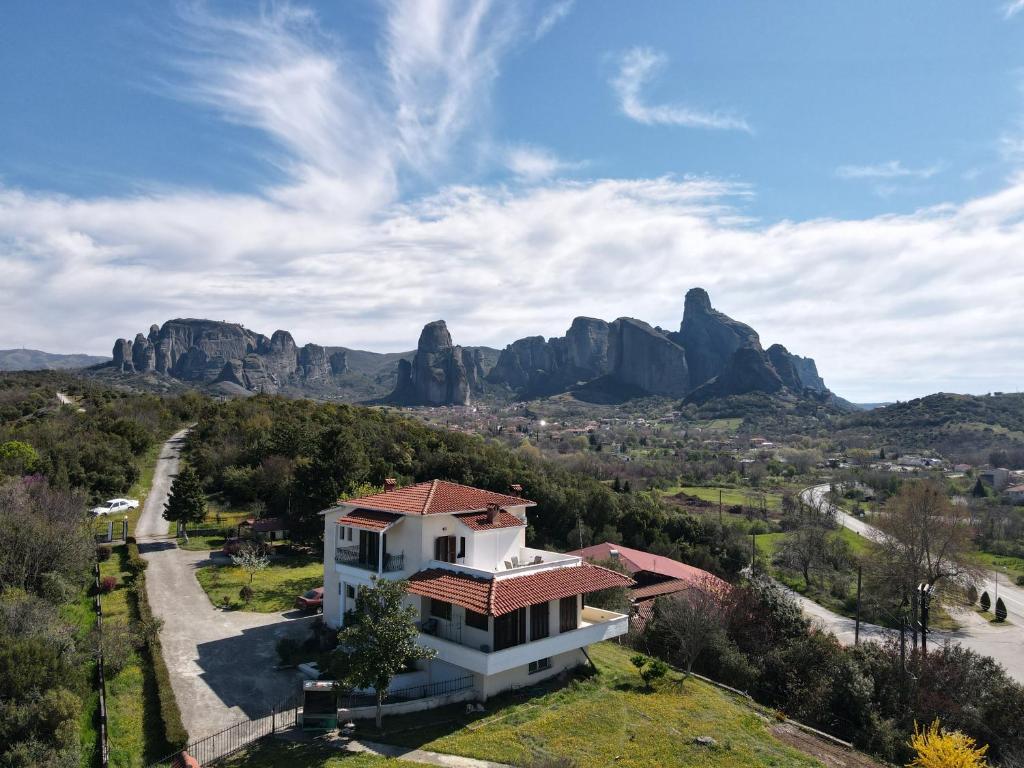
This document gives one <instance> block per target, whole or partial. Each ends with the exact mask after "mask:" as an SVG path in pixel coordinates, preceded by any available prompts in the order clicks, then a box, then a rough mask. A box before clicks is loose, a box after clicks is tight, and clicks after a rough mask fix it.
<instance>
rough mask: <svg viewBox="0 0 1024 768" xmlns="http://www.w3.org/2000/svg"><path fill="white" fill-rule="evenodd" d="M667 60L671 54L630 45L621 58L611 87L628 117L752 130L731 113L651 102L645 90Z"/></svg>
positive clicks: (654, 122)
mask: <svg viewBox="0 0 1024 768" xmlns="http://www.w3.org/2000/svg"><path fill="white" fill-rule="evenodd" d="M667 63H668V57H666V56H665V55H664V54H663V53H660V52H658V51H655V50H653V49H651V48H631V49H630V50H628V51H626V53H625V54H623V56H622V58H621V59H620V61H619V70H618V73H617V74H616V75H615V77H614V78H612V80H611V86H612V89H613V90H614V91H615V95H616V96H617V97H618V99H619V108H620V109H621V110H622V112H623V114H625V115H626V116H627V117H629V118H631V119H633V120H636V121H637V122H638V123H643V124H644V125H678V126H683V127H686V128H709V129H715V130H726V131H746V132H748V133H750V132H751V129H750V125H749V124H748V123H747V121H746V120H745V119H743V118H742V117H738V116H736V115H734V114H731V113H729V112H722V111H710V112H709V111H707V110H703V109H700V108H698V107H691V106H688V105H685V104H679V103H676V104H648V103H646V102H645V101H644V98H643V93H642V91H643V89H644V86H646V85H647V84H648V83H649V82H650V81H651V80H652V79H653V77H654V76H655V75H656V74H657V73H658V71H659V70H661V69H663V68H664V67H665V65H666V64H667Z"/></svg>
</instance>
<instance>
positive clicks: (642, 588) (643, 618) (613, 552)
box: [569, 541, 729, 632]
mask: <svg viewBox="0 0 1024 768" xmlns="http://www.w3.org/2000/svg"><path fill="white" fill-rule="evenodd" d="M569 554H571V555H578V556H580V557H582V558H584V559H585V560H588V561H590V562H594V563H600V562H605V561H608V560H614V561H617V562H619V563H620V564H621V565H622V567H623V568H624V569H625V570H626V572H627V573H629V575H630V576H632V577H633V581H634V582H635V583H634V586H633V587H632V588H631V589H630V590H629V596H630V601H631V602H632V604H633V611H632V615H633V622H632V629H633V631H634V632H642V631H643V628H644V627H645V626H646V624H647V621H648V620H649V619H650V617H651V611H652V609H653V608H654V601H655V599H657V598H659V597H665V596H666V595H672V594H676V593H678V592H683V591H685V590H687V589H690V588H692V587H700V588H702V589H707V588H708V587H711V588H715V589H720V590H722V591H723V592H724V591H726V590H728V589H729V583H728V582H726V581H723V580H722V579H720V578H718V577H717V576H715V575H714V574H713V573H708V572H707V571H705V570H702V569H700V568H695V567H694V566H692V565H687V564H686V563H681V562H679V561H678V560H673V559H672V558H670V557H663V556H662V555H652V554H651V553H650V552H643V551H642V550H639V549H631V548H629V547H623V546H622V545H620V544H612V543H611V542H610V541H606V542H604V543H602V544H594V545H593V546H590V547H584V548H583V549H577V550H574V551H573V552H570V553H569Z"/></svg>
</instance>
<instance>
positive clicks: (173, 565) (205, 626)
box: [135, 430, 310, 741]
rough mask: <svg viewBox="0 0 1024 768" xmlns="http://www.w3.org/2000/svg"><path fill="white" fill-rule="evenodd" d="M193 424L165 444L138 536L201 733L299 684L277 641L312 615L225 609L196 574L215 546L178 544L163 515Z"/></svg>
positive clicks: (192, 729)
mask: <svg viewBox="0 0 1024 768" xmlns="http://www.w3.org/2000/svg"><path fill="white" fill-rule="evenodd" d="M186 431H187V430H182V431H181V432H178V433H177V434H175V435H174V436H173V437H171V439H170V440H168V441H167V442H166V443H165V444H164V446H163V449H162V450H161V452H160V456H159V458H158V459H157V464H156V470H155V472H154V474H153V486H152V488H151V490H150V492H149V495H148V496H147V497H146V503H145V505H144V507H143V511H142V515H141V516H140V517H139V521H138V524H137V525H136V527H135V536H136V538H137V539H138V541H139V549H140V551H141V552H142V554H143V557H145V558H146V560H148V561H149V567H148V568H147V569H146V593H147V595H148V596H149V602H150V604H151V605H152V607H153V612H154V613H155V614H156V615H157V616H158V617H159V618H160V619H162V620H163V627H162V629H161V630H160V641H161V644H162V645H163V652H164V661H166V663H167V667H168V670H169V671H170V674H171V685H172V687H173V688H174V695H175V697H176V698H177V700H178V707H179V709H180V710H181V715H182V720H183V721H184V724H185V728H186V729H187V730H188V732H189V736H190V737H191V740H192V741H195V740H196V739H199V738H202V737H204V736H208V735H210V734H213V733H216V732H217V731H220V730H223V729H224V728H227V727H228V726H230V725H233V724H235V723H237V722H239V721H241V720H245V719H248V718H254V717H260V716H262V715H264V714H267V713H268V712H269V711H270V709H271V708H272V707H276V706H277V705H279V704H280V703H282V702H283V701H284V700H285V699H286V698H288V697H290V696H291V695H293V694H294V693H295V692H296V691H297V687H298V681H299V679H300V678H299V675H298V674H297V673H296V672H294V671H282V672H277V671H274V665H275V664H276V663H277V652H276V647H275V646H276V643H277V641H278V640H279V639H281V638H282V637H285V636H294V637H298V638H304V637H306V633H307V632H308V626H309V621H310V619H309V618H308V617H305V616H304V615H302V614H299V613H298V612H295V611H289V612H287V613H249V612H245V611H222V610H220V609H218V608H215V607H214V606H213V605H212V604H211V603H210V600H209V598H207V596H206V593H205V592H204V591H203V588H202V587H201V586H199V582H198V581H197V580H196V578H195V571H196V569H197V568H199V567H200V566H201V565H202V564H204V563H205V562H208V557H209V553H206V552H187V551H185V550H182V549H179V548H178V546H177V544H176V543H175V540H174V539H173V538H171V537H169V536H168V534H167V530H168V524H167V521H166V520H164V519H163V517H162V516H161V515H162V514H163V508H164V503H165V502H166V500H167V495H168V493H169V491H170V487H171V482H172V480H173V478H174V476H175V474H176V473H177V471H178V457H179V455H180V453H181V441H182V438H183V437H184V435H185V433H186Z"/></svg>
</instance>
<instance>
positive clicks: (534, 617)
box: [530, 603, 551, 640]
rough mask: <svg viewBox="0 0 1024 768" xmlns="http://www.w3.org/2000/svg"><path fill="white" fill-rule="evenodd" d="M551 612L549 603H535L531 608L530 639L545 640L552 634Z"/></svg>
mask: <svg viewBox="0 0 1024 768" xmlns="http://www.w3.org/2000/svg"><path fill="white" fill-rule="evenodd" d="M550 616H551V610H550V609H549V607H548V604H547V603H535V604H534V605H531V606H530V639H531V640H543V639H544V638H545V637H547V636H548V635H549V634H551V632H550V629H549V627H548V623H549V622H548V619H549V617H550Z"/></svg>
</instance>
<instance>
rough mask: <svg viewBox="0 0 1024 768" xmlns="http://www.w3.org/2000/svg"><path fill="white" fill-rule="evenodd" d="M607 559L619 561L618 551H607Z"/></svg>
mask: <svg viewBox="0 0 1024 768" xmlns="http://www.w3.org/2000/svg"><path fill="white" fill-rule="evenodd" d="M608 558H609V559H610V560H618V559H619V550H617V549H609V550H608Z"/></svg>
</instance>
